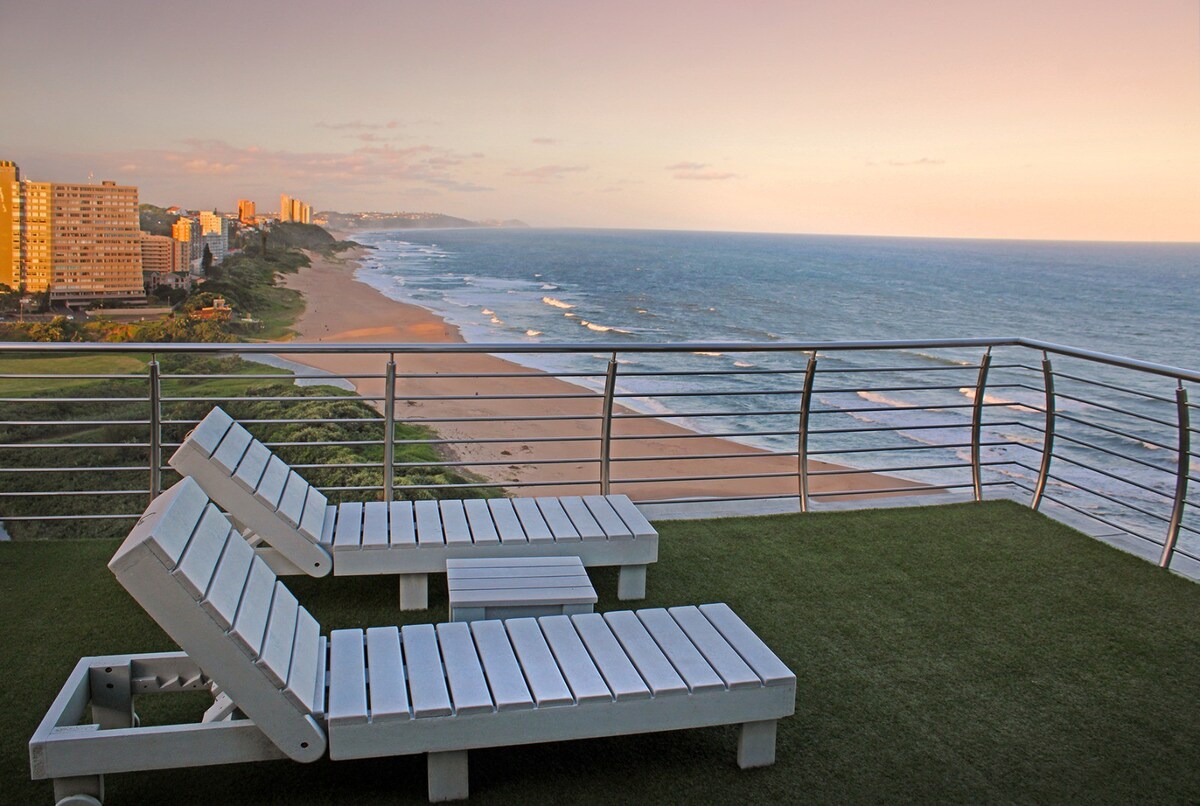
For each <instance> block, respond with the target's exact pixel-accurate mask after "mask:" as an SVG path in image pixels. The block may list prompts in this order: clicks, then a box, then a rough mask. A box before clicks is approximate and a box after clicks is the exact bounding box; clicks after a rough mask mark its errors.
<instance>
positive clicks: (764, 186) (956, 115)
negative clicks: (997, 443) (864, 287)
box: [0, 0, 1200, 241]
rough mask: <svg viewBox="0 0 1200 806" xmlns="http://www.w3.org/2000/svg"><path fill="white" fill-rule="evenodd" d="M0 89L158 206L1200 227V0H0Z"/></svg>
mask: <svg viewBox="0 0 1200 806" xmlns="http://www.w3.org/2000/svg"><path fill="white" fill-rule="evenodd" d="M0 110H2V112H0V159H10V160H14V161H15V162H17V164H18V165H19V166H20V167H21V170H22V175H23V176H24V177H27V178H30V179H35V180H40V181H62V182H70V181H83V180H85V179H86V178H87V177H88V176H89V175H91V176H93V177H94V178H95V179H96V180H97V181H98V180H100V179H115V180H117V181H118V182H121V183H126V184H134V185H137V186H139V188H140V197H141V200H142V201H145V202H151V203H155V204H159V205H163V206H167V205H172V204H178V205H181V206H183V207H188V208H212V207H217V208H220V209H222V210H230V209H233V208H235V207H236V202H237V199H238V198H243V197H244V198H250V199H252V200H254V201H255V202H256V203H257V204H258V207H259V209H260V210H264V211H274V210H276V209H278V204H279V194H280V193H281V192H286V193H288V194H290V195H292V196H296V197H298V198H301V199H303V200H305V201H308V202H309V203H310V204H312V205H313V208H314V209H316V210H328V209H333V210H340V211H346V212H349V211H363V210H378V211H397V210H409V211H434V212H442V213H446V214H449V215H455V216H461V217H465V218H470V219H512V218H515V219H520V220H523V221H525V222H527V223H529V224H531V225H534V226H553V227H559V226H572V227H636V228H658V229H699V230H731V231H752V232H800V233H844V234H863V235H902V236H935V237H982V238H1049V239H1080V240H1161V241H1200V0H1129V1H1128V2H1126V1H1123V0H1086V2H1075V0H1036V1H1032V2H1030V1H1027V0H1009V2H1004V3H996V2H986V3H985V2H976V0H957V1H955V0H947V1H945V2H930V1H929V0H911V1H910V2H904V3H896V2H883V1H879V2H862V1H861V0H843V1H842V2H833V1H832V0H829V1H828V2H807V1H806V0H761V1H756V0H747V1H746V2H742V3H734V2H728V0H722V1H721V2H707V1H706V0H696V1H695V2H674V0H655V1H654V2H646V0H639V1H638V2H624V1H623V0H610V1H609V2H603V3H601V2H583V0H571V1H570V2H561V0H560V1H558V2H524V1H523V0H506V2H503V3H501V2H465V1H463V2H455V1H454V0H445V1H444V2H428V0H424V1H423V2H420V3H416V2H407V0H375V1H372V2H354V1H353V0H347V1H346V2H344V3H331V2H310V0H291V1H290V2H287V3H279V2H274V0H270V1H266V0H262V1H259V0H256V2H225V0H206V2H204V3H200V4H186V5H183V6H180V5H171V4H167V3H162V2H161V0H156V1H155V2H119V1H114V2H102V3H101V2H93V1H92V0H78V1H74V2H69V1H68V0H0Z"/></svg>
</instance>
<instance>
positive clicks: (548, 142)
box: [529, 137, 558, 146]
mask: <svg viewBox="0 0 1200 806" xmlns="http://www.w3.org/2000/svg"><path fill="white" fill-rule="evenodd" d="M529 142H531V143H533V144H534V145H535V146H553V145H557V144H558V140H556V139H554V138H553V137H535V138H533V139H532V140H530V141H529Z"/></svg>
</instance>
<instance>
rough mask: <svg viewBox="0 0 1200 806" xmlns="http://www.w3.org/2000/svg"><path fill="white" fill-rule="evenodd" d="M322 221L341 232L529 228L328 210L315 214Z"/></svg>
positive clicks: (439, 215) (441, 217) (517, 223)
mask: <svg viewBox="0 0 1200 806" xmlns="http://www.w3.org/2000/svg"><path fill="white" fill-rule="evenodd" d="M313 223H314V224H321V225H322V226H325V227H328V228H329V229H332V230H335V231H338V232H352V231H354V230H364V229H446V228H450V227H528V226H529V225H528V224H526V223H525V222H524V221H518V220H516V219H509V220H506V221H501V220H498V219H488V220H486V221H469V220H467V219H465V218H456V217H455V216H452V215H445V214H443V213H339V212H336V211H333V210H326V211H323V212H320V213H317V214H316V215H315V216H313Z"/></svg>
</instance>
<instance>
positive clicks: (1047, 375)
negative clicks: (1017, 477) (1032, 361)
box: [1029, 352, 1054, 509]
mask: <svg viewBox="0 0 1200 806" xmlns="http://www.w3.org/2000/svg"><path fill="white" fill-rule="evenodd" d="M1042 387H1043V388H1044V389H1045V391H1046V404H1045V409H1046V420H1045V425H1044V426H1043V429H1044V430H1043V431H1042V464H1041V467H1040V468H1039V469H1038V477H1037V485H1036V486H1035V487H1034V489H1033V500H1032V501H1030V503H1029V506H1030V507H1031V508H1033V509H1037V508H1038V507H1040V506H1041V505H1042V496H1043V495H1045V493H1046V481H1047V480H1048V479H1049V478H1050V460H1051V459H1052V458H1053V457H1054V368H1053V367H1052V366H1051V364H1050V356H1049V355H1047V354H1046V353H1045V352H1043V353H1042Z"/></svg>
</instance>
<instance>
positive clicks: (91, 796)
mask: <svg viewBox="0 0 1200 806" xmlns="http://www.w3.org/2000/svg"><path fill="white" fill-rule="evenodd" d="M53 783H54V803H55V804H56V806H93V805H94V804H97V803H103V802H104V776H103V775H79V776H75V777H71V778H55V779H54V781H53Z"/></svg>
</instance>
